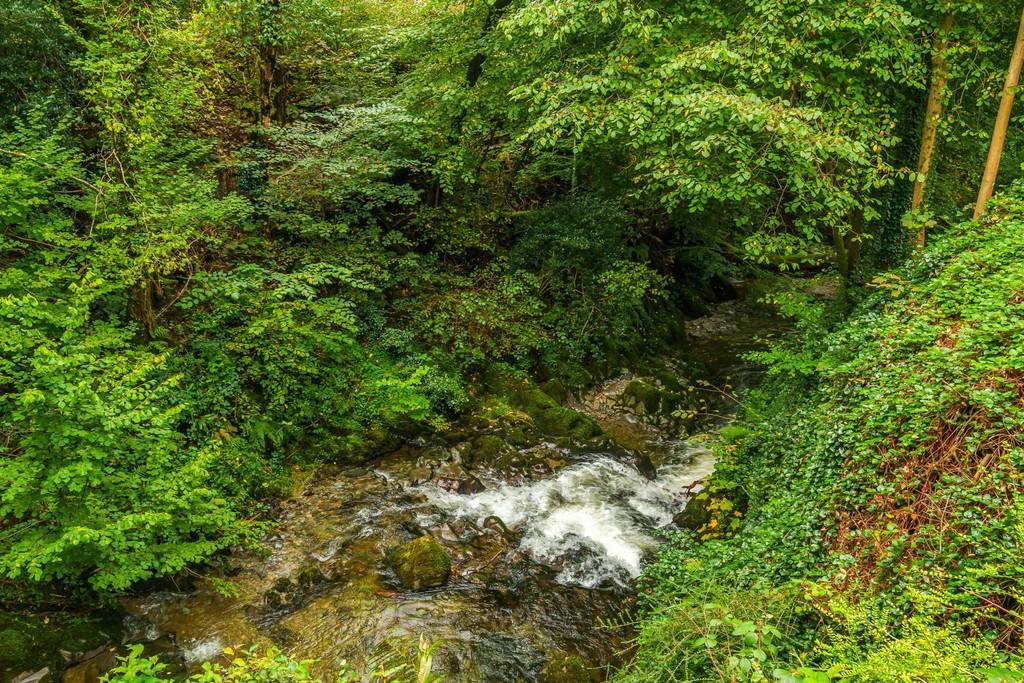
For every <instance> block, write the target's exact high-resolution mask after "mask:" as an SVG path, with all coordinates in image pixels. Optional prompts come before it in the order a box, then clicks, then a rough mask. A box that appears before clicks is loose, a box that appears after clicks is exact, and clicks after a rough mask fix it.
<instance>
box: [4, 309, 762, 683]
mask: <svg viewBox="0 0 1024 683" xmlns="http://www.w3.org/2000/svg"><path fill="white" fill-rule="evenodd" d="M689 327H690V336H691V341H692V344H691V348H690V349H689V350H688V355H687V358H686V359H685V360H680V359H665V360H664V362H662V363H660V364H658V365H657V366H656V369H655V370H653V371H651V372H650V373H648V374H639V375H634V374H631V373H627V372H622V373H621V374H620V375H618V376H616V377H614V378H612V379H610V380H609V381H607V382H605V383H604V384H603V385H601V386H599V387H596V388H595V389H594V390H593V391H591V392H590V393H589V394H587V395H585V396H581V397H573V396H571V395H568V394H566V393H565V392H564V391H563V390H561V388H560V386H559V385H557V383H555V384H553V385H549V386H547V387H544V389H546V391H541V390H540V389H538V388H536V387H534V386H533V385H529V384H527V383H518V384H517V383H516V382H515V381H512V380H507V381H506V385H507V386H506V387H505V389H506V392H505V393H506V394H507V395H508V396H509V400H508V402H507V405H504V406H503V407H502V409H500V410H497V411H495V412H494V414H493V415H491V416H490V417H487V416H484V417H482V418H481V419H480V420H479V421H478V422H477V423H475V424H474V425H472V426H471V427H467V428H466V429H464V430H462V431H457V432H452V433H450V434H447V435H444V436H442V437H438V438H437V439H436V440H434V441H431V442H426V441H420V442H416V443H411V444H408V445H407V446H405V447H403V448H402V449H400V450H399V451H397V452H394V453H392V454H389V455H387V456H385V457H383V458H380V459H377V460H375V461H373V462H372V463H370V464H368V465H366V466H363V467H339V466H326V467H322V468H320V469H319V470H318V471H317V472H316V473H315V474H314V475H313V476H312V477H311V478H310V479H309V480H308V481H307V482H306V483H305V485H304V487H303V488H302V490H301V493H299V494H298V495H296V496H295V497H293V498H292V499H290V500H287V501H285V502H283V503H282V505H281V509H280V513H279V515H278V519H277V525H276V527H275V530H274V532H273V533H272V534H271V535H269V536H268V537H267V538H266V539H265V540H264V544H263V545H264V548H263V551H262V552H246V553H237V554H235V555H233V556H231V557H229V558H227V559H226V560H225V561H224V562H223V564H222V566H221V567H219V568H217V569H216V570H215V571H214V570H211V571H209V572H208V573H207V574H205V575H203V576H199V577H196V578H194V579H193V580H192V581H190V582H189V585H188V586H182V587H181V588H180V589H174V590H170V589H164V590H159V591H155V592H151V593H148V594H144V595H140V596H136V597H133V598H131V599H127V600H125V601H124V602H123V604H122V605H121V609H122V610H123V613H122V617H121V618H120V624H119V626H118V630H119V631H120V632H119V633H118V634H117V635H116V636H115V635H111V636H109V638H110V639H111V640H113V641H115V644H117V643H118V642H122V643H144V644H145V645H146V650H147V652H152V653H159V654H160V655H161V656H162V657H164V658H165V659H166V660H167V661H169V662H171V663H172V664H173V665H174V666H176V667H178V670H180V671H182V672H184V671H186V670H189V669H191V668H194V667H197V666H198V665H199V664H201V663H202V662H204V661H209V660H215V659H217V658H218V657H220V656H222V652H223V650H224V648H225V647H229V646H230V647H236V648H237V647H238V646H246V645H252V644H256V645H264V644H266V645H269V644H273V645H275V646H277V647H279V648H281V649H283V650H284V651H285V652H287V653H289V654H291V655H293V656H295V657H297V658H302V659H305V658H311V659H316V660H317V661H318V663H317V664H316V667H315V668H316V669H317V670H318V673H321V674H325V675H331V674H333V673H335V672H336V671H337V670H338V669H339V668H340V667H341V666H342V663H343V662H348V663H349V664H352V665H354V666H355V667H356V668H366V667H370V666H373V665H375V664H378V663H381V662H386V661H389V660H394V659H396V658H400V657H402V656H403V655H405V654H407V653H408V652H409V650H410V649H411V648H413V647H414V646H415V643H416V642H418V640H419V638H420V636H421V635H422V636H425V637H427V638H428V639H429V640H431V641H433V642H435V643H437V646H438V649H437V652H436V654H435V659H434V661H435V666H434V668H435V671H439V672H443V673H444V674H445V675H446V678H447V680H450V681H542V682H544V681H547V682H554V681H559V682H565V681H591V680H603V679H604V677H605V676H606V672H607V671H608V670H610V669H611V668H613V667H615V666H616V665H617V664H618V663H620V662H621V660H622V658H624V657H628V656H629V638H630V636H631V631H630V628H629V625H628V618H625V617H626V616H627V615H628V614H629V611H630V609H631V604H632V600H633V581H634V579H635V578H636V577H637V576H638V575H639V573H640V571H641V568H642V566H643V563H644V561H645V559H646V558H648V557H649V555H650V553H651V552H652V551H653V550H654V549H655V548H656V546H657V543H658V536H657V534H656V533H655V531H656V530H657V529H659V528H667V527H671V525H672V520H673V516H674V515H676V514H677V513H679V512H680V511H681V510H682V509H683V508H684V507H685V505H686V502H687V500H688V499H689V498H690V497H691V496H692V495H693V493H694V492H695V491H696V490H697V489H698V488H699V486H700V482H701V481H702V480H703V479H704V478H705V477H707V475H708V474H710V472H711V471H712V469H713V466H714V461H713V457H712V454H711V452H710V451H709V450H708V449H707V448H706V447H705V445H704V443H703V438H702V437H700V436H699V435H697V436H693V435H690V434H688V432H690V431H693V430H694V429H695V426H697V425H701V426H705V427H706V426H707V425H709V424H713V423H714V421H715V420H716V419H717V416H719V415H722V414H726V413H728V412H729V410H730V406H729V403H730V401H731V395H732V393H733V390H731V389H730V390H728V391H724V392H723V391H721V390H720V389H721V387H724V386H726V385H729V386H731V387H735V388H736V390H739V389H740V388H741V387H742V386H743V385H744V384H747V383H749V382H750V381H752V380H753V379H754V378H755V377H756V372H757V371H756V368H754V367H753V366H751V365H750V364H749V363H747V362H746V361H744V360H743V359H742V358H741V355H742V353H743V352H745V351H747V350H750V349H751V348H754V346H755V344H756V341H755V340H756V338H757V336H758V335H763V334H765V333H768V332H771V331H772V330H775V329H778V327H779V322H778V320H777V319H776V318H775V317H774V316H773V315H772V313H771V311H769V310H767V309H764V308H761V307H757V306H752V305H750V304H743V303H730V304H723V305H722V306H720V307H718V308H717V309H715V311H714V312H713V313H712V315H711V316H709V317H707V318H702V319H699V320H697V321H693V322H692V323H691V324H690V326H689ZM698 380H701V382H698ZM703 381H707V382H709V383H710V384H711V385H713V386H715V387H719V388H718V389H709V388H707V387H705V386H704V385H703V383H702V382H703ZM702 416H710V418H708V419H704V417H702ZM15 631H16V629H14V630H12V633H13V632H15ZM12 637H13V636H12ZM108 650H109V648H108ZM108 650H103V652H107V651H108ZM85 654H88V653H85ZM83 656H84V655H83ZM94 656H95V655H94ZM104 656H108V655H104ZM82 661H83V662H84V664H77V665H75V666H71V667H70V668H69V670H75V668H76V667H78V668H81V667H82V666H84V665H87V664H88V663H89V662H90V661H92V659H90V658H88V657H86V658H85V659H83V660H82ZM39 663H40V665H41V666H42V665H44V664H48V662H44V661H42V660H40V662H39ZM94 664H96V666H97V667H99V666H100V664H98V663H95V662H94Z"/></svg>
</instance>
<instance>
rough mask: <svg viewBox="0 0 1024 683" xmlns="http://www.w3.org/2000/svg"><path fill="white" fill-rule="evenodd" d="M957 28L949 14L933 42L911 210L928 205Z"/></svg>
mask: <svg viewBox="0 0 1024 683" xmlns="http://www.w3.org/2000/svg"><path fill="white" fill-rule="evenodd" d="M952 28H953V13H952V12H949V13H948V14H946V16H945V18H944V19H943V20H942V25H941V26H940V27H939V30H938V31H937V32H936V34H935V37H934V39H933V41H932V73H931V86H930V87H929V90H928V106H927V108H926V109H925V115H924V130H923V132H922V134H921V156H920V158H919V159H918V163H917V180H916V181H915V182H914V197H913V199H912V200H911V202H910V209H911V211H916V210H917V209H919V208H921V205H922V204H923V203H924V192H925V186H926V185H927V183H928V173H929V172H930V171H931V168H932V160H933V159H934V156H935V140H936V138H937V136H938V131H939V120H940V119H941V118H942V103H943V100H944V99H945V96H946V83H947V82H948V81H949V64H948V63H947V61H946V51H947V49H948V48H949V32H950V29H952ZM924 240H925V230H924V228H923V227H922V228H921V229H920V230H919V231H918V233H917V247H918V248H919V249H923V248H924Z"/></svg>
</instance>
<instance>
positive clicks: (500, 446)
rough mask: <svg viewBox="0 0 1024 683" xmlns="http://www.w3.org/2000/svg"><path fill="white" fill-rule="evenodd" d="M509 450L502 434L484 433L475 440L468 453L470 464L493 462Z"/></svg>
mask: <svg viewBox="0 0 1024 683" xmlns="http://www.w3.org/2000/svg"><path fill="white" fill-rule="evenodd" d="M508 451H509V447H508V445H507V444H506V443H505V440H504V439H502V438H501V437H500V436H496V435H494V434H484V435H482V436H478V437H477V438H476V439H474V440H473V446H472V448H471V449H470V450H469V453H468V456H469V457H468V461H469V463H470V464H474V463H481V462H485V463H493V462H495V461H496V460H497V459H498V458H500V457H501V456H502V455H505V454H506V453H508Z"/></svg>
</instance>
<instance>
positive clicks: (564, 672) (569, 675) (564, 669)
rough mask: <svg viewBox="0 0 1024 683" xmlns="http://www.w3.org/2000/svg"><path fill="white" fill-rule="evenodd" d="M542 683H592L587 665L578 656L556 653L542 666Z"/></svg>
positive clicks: (540, 676) (539, 678) (538, 678)
mask: <svg viewBox="0 0 1024 683" xmlns="http://www.w3.org/2000/svg"><path fill="white" fill-rule="evenodd" d="M537 680H538V681H540V683H592V681H593V680H594V679H593V677H592V676H591V675H590V671H588V669H587V665H586V664H585V663H584V662H583V660H582V659H580V658H579V657H578V656H575V655H572V656H569V655H562V654H559V655H555V656H554V657H552V658H551V659H549V660H548V661H547V663H546V664H544V666H543V667H542V668H541V670H540V675H539V676H538V677H537Z"/></svg>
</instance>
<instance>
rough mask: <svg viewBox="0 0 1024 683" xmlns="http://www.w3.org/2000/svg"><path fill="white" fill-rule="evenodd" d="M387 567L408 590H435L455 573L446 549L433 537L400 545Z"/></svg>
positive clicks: (421, 538)
mask: <svg viewBox="0 0 1024 683" xmlns="http://www.w3.org/2000/svg"><path fill="white" fill-rule="evenodd" d="M388 564H389V565H390V567H391V569H392V570H394V572H395V575H396V576H397V577H398V580H399V581H400V582H401V583H402V585H403V586H404V587H405V588H407V589H409V590H414V591H415V590H421V589H424V588H436V587H437V586H441V585H443V584H444V582H445V581H447V580H448V577H449V576H451V573H452V561H451V558H450V557H448V552H447V551H446V550H445V549H444V547H443V546H442V545H441V544H440V543H438V542H437V541H436V540H434V539H433V538H431V537H430V536H421V537H420V538H417V539H415V540H412V541H409V542H408V543H405V544H403V545H400V546H399V547H398V548H397V549H395V551H394V552H392V553H391V555H390V556H389V557H388Z"/></svg>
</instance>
